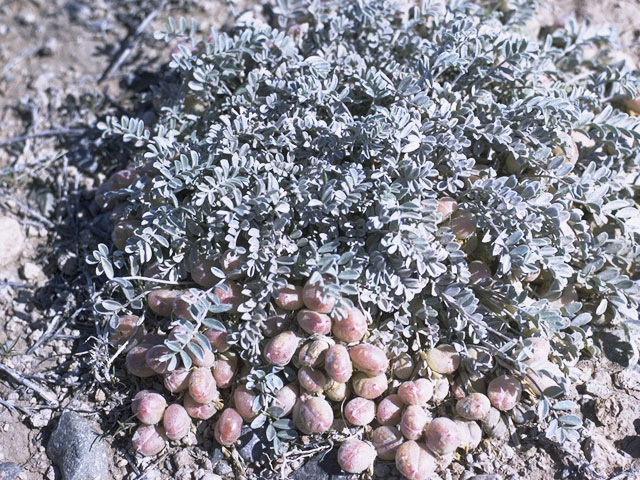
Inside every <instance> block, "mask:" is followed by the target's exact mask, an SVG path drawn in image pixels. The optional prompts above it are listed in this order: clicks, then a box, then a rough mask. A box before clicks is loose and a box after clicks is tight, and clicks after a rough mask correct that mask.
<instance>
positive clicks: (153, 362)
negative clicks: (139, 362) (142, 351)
mask: <svg viewBox="0 0 640 480" xmlns="http://www.w3.org/2000/svg"><path fill="white" fill-rule="evenodd" d="M169 354H171V351H170V350H169V349H168V348H167V347H165V346H164V345H154V346H153V347H151V348H150V349H149V350H147V353H146V355H145V361H146V362H147V365H148V366H149V368H150V369H151V370H153V371H154V372H156V373H159V374H163V373H167V372H168V370H169V362H170V359H169V358H168V355H169Z"/></svg>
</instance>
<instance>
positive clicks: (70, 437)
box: [47, 412, 109, 480]
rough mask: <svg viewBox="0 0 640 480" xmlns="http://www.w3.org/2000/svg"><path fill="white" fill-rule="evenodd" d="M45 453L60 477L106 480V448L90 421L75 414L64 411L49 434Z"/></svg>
mask: <svg viewBox="0 0 640 480" xmlns="http://www.w3.org/2000/svg"><path fill="white" fill-rule="evenodd" d="M47 453H48V454H49V457H50V458H51V459H52V460H53V462H54V463H55V464H56V465H57V466H58V468H59V469H60V472H61V474H62V478H63V480H103V479H104V480H106V479H107V478H108V477H109V460H108V458H109V456H108V452H107V447H106V446H105V444H104V442H103V441H102V439H101V438H100V436H99V434H98V433H97V432H96V431H95V430H94V429H93V426H92V425H91V423H89V421H87V420H85V419H84V418H82V417H81V416H80V415H78V414H77V413H73V412H63V413H62V415H60V419H59V420H58V425H57V427H56V429H55V430H54V431H53V433H52V434H51V438H50V439H49V443H48V445H47Z"/></svg>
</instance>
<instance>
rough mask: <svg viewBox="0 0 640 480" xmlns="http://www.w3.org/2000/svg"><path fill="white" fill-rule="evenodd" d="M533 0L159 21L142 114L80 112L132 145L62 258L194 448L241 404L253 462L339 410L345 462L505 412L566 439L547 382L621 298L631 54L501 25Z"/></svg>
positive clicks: (588, 348)
mask: <svg viewBox="0 0 640 480" xmlns="http://www.w3.org/2000/svg"><path fill="white" fill-rule="evenodd" d="M498 7H499V8H498ZM534 7H535V4H534V3H533V2H530V1H528V0H518V1H517V2H513V4H509V3H507V2H497V3H494V2H485V3H482V4H478V3H471V2H467V1H458V0H451V1H450V2H447V3H445V4H442V3H438V2H436V1H431V0H423V1H421V2H413V1H407V0H405V1H402V2H393V1H383V0H360V1H357V2H354V1H351V0H322V1H320V0H299V1H298V0H281V1H279V2H278V4H277V5H275V6H274V7H273V13H274V15H273V21H274V22H275V24H274V25H269V24H267V23H266V22H265V21H263V20H260V19H256V18H254V17H251V18H248V17H243V18H244V20H242V21H239V22H238V23H237V24H236V25H235V26H233V27H232V29H231V30H230V32H228V33H224V32H220V31H211V32H210V34H209V35H208V36H207V37H206V38H205V39H201V38H200V36H199V34H198V32H197V27H196V26H195V24H191V25H190V24H188V23H187V22H186V21H184V20H181V21H180V22H177V23H176V22H175V21H173V20H170V21H169V22H168V23H167V25H166V27H165V30H164V31H162V32H160V33H159V34H158V38H161V39H164V40H166V41H168V42H179V46H178V49H177V51H176V52H175V53H174V54H173V55H172V60H171V63H170V64H169V67H170V72H168V73H167V75H166V79H165V81H163V83H162V85H161V86H158V87H157V88H156V90H155V91H154V92H153V97H154V98H153V100H154V106H155V108H156V110H157V117H158V121H157V124H155V125H153V126H151V125H145V124H144V123H143V122H142V121H141V120H139V119H136V118H127V117H123V118H109V119H107V121H106V122H104V123H102V124H101V125H100V126H101V128H102V129H103V130H104V133H105V135H112V134H118V135H122V136H123V139H124V141H126V142H131V143H134V144H135V145H136V147H137V152H138V153H137V154H136V155H135V157H134V158H131V159H127V160H129V161H131V162H132V163H131V165H130V166H129V167H127V169H125V170H124V171H122V172H118V173H117V174H116V175H115V176H114V177H113V179H111V180H109V181H107V182H106V183H105V186H104V187H102V188H101V189H100V191H99V192H98V194H97V197H96V198H97V200H98V202H99V204H100V205H101V206H102V207H104V208H114V209H115V211H117V212H118V213H117V215H116V217H117V222H116V223H117V227H116V228H115V230H114V244H113V247H112V248H110V247H109V246H107V245H100V246H99V248H98V249H97V250H96V251H95V252H94V254H93V257H92V258H90V259H89V261H90V262H91V263H93V264H95V265H96V271H97V273H98V274H99V275H104V276H105V277H106V278H107V279H108V282H107V284H106V287H105V288H104V289H103V292H102V297H101V298H100V299H99V302H98V304H97V306H96V310H97V311H98V313H100V314H103V315H104V316H105V318H106V320H107V321H109V322H110V325H111V326H112V327H113V329H114V336H113V339H114V340H113V343H114V348H115V347H116V346H118V345H119V346H120V348H125V349H128V350H127V351H128V353H127V357H126V365H127V368H128V370H129V372H130V373H132V374H134V375H137V376H140V377H146V376H152V375H156V374H163V375H164V381H165V385H166V386H167V388H168V390H169V391H170V392H173V393H176V394H180V395H184V398H183V406H184V410H185V411H186V412H187V414H188V415H189V416H191V417H192V418H194V419H209V418H211V417H214V418H213V421H214V422H215V428H214V431H215V438H216V439H217V441H218V442H219V443H221V444H222V445H225V446H232V445H233V444H234V442H235V441H236V440H237V438H238V437H239V435H240V429H241V425H242V423H243V421H244V422H250V424H251V426H252V427H253V428H259V427H263V426H265V425H266V427H265V428H266V432H267V437H268V440H269V441H270V443H271V444H272V446H273V455H275V456H276V457H277V456H280V455H282V454H283V453H285V452H287V451H288V450H290V449H294V448H295V445H296V442H297V440H296V439H297V438H298V436H299V433H302V434H306V435H315V436H316V437H315V438H316V439H317V440H318V441H323V439H324V440H328V441H330V440H340V441H342V440H345V437H344V431H342V433H340V432H338V430H337V429H334V428H332V427H333V425H334V422H336V421H338V420H339V419H341V418H344V417H346V420H347V421H348V423H349V424H350V426H349V427H347V428H348V431H349V432H350V437H349V439H346V441H344V443H343V444H342V447H341V448H340V451H339V454H338V455H339V457H338V458H339V462H340V464H341V466H342V467H343V468H345V469H346V470H347V471H348V472H354V473H359V472H362V471H364V470H366V469H368V468H371V462H372V457H373V456H375V452H376V451H377V452H378V455H379V456H381V457H382V458H383V459H384V460H393V459H395V462H396V466H397V468H398V470H399V471H400V472H401V473H402V474H403V475H405V476H406V477H407V478H423V476H424V475H428V474H430V472H433V471H434V470H435V469H436V468H446V465H447V463H448V462H447V461H446V459H447V458H449V457H447V455H451V454H452V452H454V451H455V450H456V449H457V448H464V449H468V448H474V447H475V446H476V445H477V444H478V443H479V441H480V436H481V429H482V431H484V433H485V435H489V436H494V437H501V436H504V434H505V433H506V432H507V429H508V428H509V425H508V420H509V418H511V417H510V415H512V414H513V412H514V411H516V410H518V411H522V410H532V411H536V412H537V420H538V421H539V422H548V428H547V429H546V432H547V435H548V437H550V438H551V439H554V440H557V441H559V442H564V441H576V440H578V439H579V435H580V428H581V420H580V418H579V416H577V415H576V414H574V413H572V411H574V410H575V409H576V408H577V405H576V404H575V403H574V402H571V401H568V400H566V399H564V398H563V397H564V393H565V392H566V391H567V388H568V386H569V384H570V383H571V382H572V381H574V380H575V379H576V378H577V370H576V368H575V365H576V362H577V361H578V359H579V358H580V357H581V356H582V355H594V354H597V353H598V351H597V348H596V347H595V345H594V343H593V340H592V333H593V325H594V323H596V322H599V323H605V322H608V323H613V324H621V325H625V324H626V322H628V321H636V320H638V307H639V301H640V282H639V281H638V270H637V260H638V256H639V254H640V243H639V235H640V215H639V214H638V209H637V202H636V197H637V193H638V186H639V184H638V178H639V175H640V148H638V145H639V142H640V122H638V120H637V119H636V118H634V116H632V115H629V114H628V113H627V111H625V110H624V109H625V108H628V109H629V110H628V111H629V112H631V111H634V110H633V108H631V107H629V105H632V106H633V105H635V103H633V102H632V101H631V99H633V98H634V97H635V96H636V95H637V86H638V75H637V72H633V71H631V70H630V69H629V68H628V65H626V64H625V63H612V61H611V52H612V51H613V50H614V49H615V48H617V44H616V37H615V34H614V33H613V32H612V31H611V30H609V29H598V28H594V27H591V26H589V25H586V24H579V23H577V22H575V21H574V20H568V21H567V22H565V24H564V25H563V26H558V27H557V28H555V29H554V30H552V31H550V33H545V34H541V35H540V36H539V37H537V38H528V37H527V36H526V35H525V33H524V32H525V30H524V28H523V26H524V25H525V23H526V22H527V21H528V20H529V19H530V18H531V15H532V12H533V11H534ZM276 24H277V25H276ZM594 47H597V48H596V50H595V52H596V53H593V52H594V50H593V49H594ZM621 108H622V109H621ZM134 320H135V321H134ZM144 332H148V333H147V335H146V336H143V335H144ZM225 352H226V353H225ZM216 365H218V367H216ZM296 381H297V385H296V384H292V383H295V382H296ZM285 385H287V387H285ZM290 385H291V386H290ZM487 385H488V387H487ZM218 388H219V389H220V391H218ZM284 389H287V390H286V391H285V390H284ZM185 390H188V392H186V393H183V394H182V393H180V392H185ZM283 392H285V393H283ZM385 392H386V393H385ZM296 399H297V401H296ZM435 405H439V406H440V407H439V410H438V417H437V418H435V419H433V420H432V417H433V416H434V415H433V414H432V412H431V410H432V408H433V406H435ZM492 405H493V406H492ZM178 407H179V406H177V405H173V404H172V405H171V406H170V407H169V408H171V413H170V415H174V414H175V415H176V418H177V420H176V422H178V420H179V422H181V423H179V424H177V425H174V424H173V423H171V418H172V417H171V418H169V419H165V422H169V424H170V425H171V436H172V437H175V438H178V437H182V436H183V435H185V429H187V428H189V426H190V423H189V422H188V421H187V419H186V417H185V415H184V413H183V410H182V409H181V408H178ZM163 408H164V407H163ZM167 411H169V409H167ZM218 411H221V412H222V413H221V414H219V415H217V416H216V413H217V412H218ZM443 412H449V413H450V417H451V418H447V417H443V416H442V415H443ZM376 413H377V419H376ZM456 414H457V415H459V416H461V417H462V418H456V419H455V420H454V417H455V416H456ZM288 415H291V416H292V418H291V419H288V418H285V417H287V416H288ZM156 416H157V415H156ZM156 416H154V417H153V419H152V420H154V421H155V417H156ZM159 418H160V417H159ZM159 418H158V420H159ZM476 420H477V421H479V422H482V427H480V425H478V424H477V423H476V422H475V421H476ZM143 421H144V420H143ZM374 422H377V425H376V424H375V423H374ZM372 423H374V425H373V428H372V427H369V424H372ZM165 426H166V425H165ZM376 427H377V428H376ZM425 432H426V433H425ZM162 435H164V434H163V433H162V431H161V430H160V429H159V427H156V426H154V425H150V426H142V427H139V429H138V431H137V433H136V435H135V436H134V445H135V446H136V448H137V450H138V451H139V452H140V453H143V454H155V453H157V452H158V451H160V450H161V449H162V448H164V440H163V438H164V437H163V436H162ZM403 437H404V439H403ZM367 441H371V443H368V442H367Z"/></svg>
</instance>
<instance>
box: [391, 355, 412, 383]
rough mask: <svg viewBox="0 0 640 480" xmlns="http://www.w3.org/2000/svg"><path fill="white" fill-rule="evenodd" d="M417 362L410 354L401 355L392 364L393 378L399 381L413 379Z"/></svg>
mask: <svg viewBox="0 0 640 480" xmlns="http://www.w3.org/2000/svg"><path fill="white" fill-rule="evenodd" d="M415 366H416V364H415V362H414V361H413V359H412V358H411V355H409V354H408V353H401V354H400V355H398V356H397V357H396V358H395V359H394V360H393V362H392V363H391V371H392V372H393V376H394V377H396V378H397V379H399V380H408V379H409V378H411V375H412V374H413V371H414V369H415Z"/></svg>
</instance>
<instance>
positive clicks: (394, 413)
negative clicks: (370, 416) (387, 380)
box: [376, 394, 405, 425]
mask: <svg viewBox="0 0 640 480" xmlns="http://www.w3.org/2000/svg"><path fill="white" fill-rule="evenodd" d="M404 406H405V404H404V402H403V401H402V398H400V395H396V394H392V395H388V396H386V397H384V398H383V399H382V400H380V402H379V403H378V406H377V408H376V420H378V423H379V424H380V425H397V424H398V423H400V420H401V419H402V409H403V408H404Z"/></svg>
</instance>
